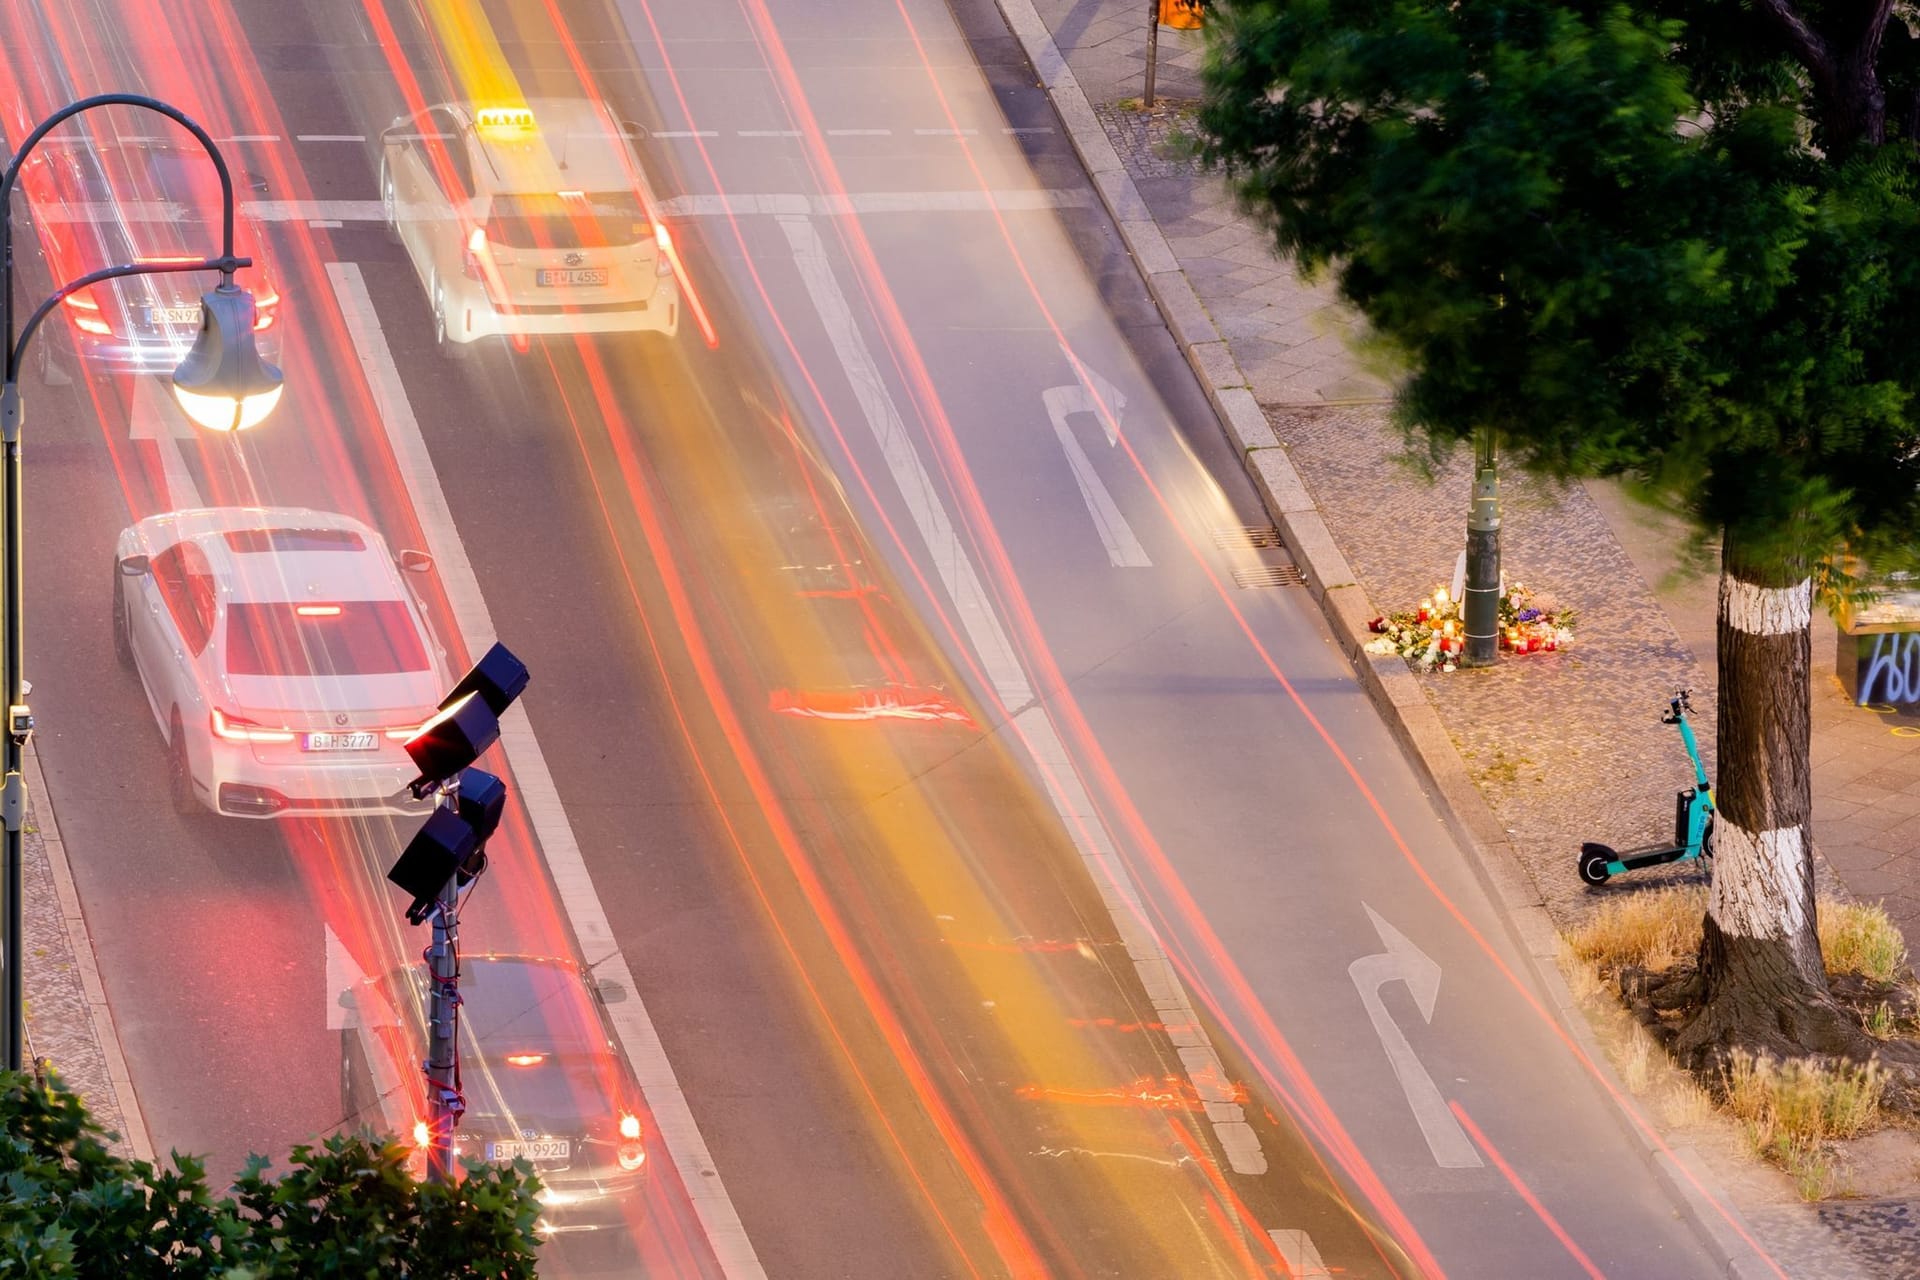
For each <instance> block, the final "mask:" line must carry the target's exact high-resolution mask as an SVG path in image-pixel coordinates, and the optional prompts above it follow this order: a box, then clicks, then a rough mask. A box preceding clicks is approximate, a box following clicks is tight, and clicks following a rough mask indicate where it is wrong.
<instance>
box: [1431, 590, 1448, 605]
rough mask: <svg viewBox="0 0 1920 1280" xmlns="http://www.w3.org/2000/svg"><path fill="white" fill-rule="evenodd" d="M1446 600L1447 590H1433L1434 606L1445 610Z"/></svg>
mask: <svg viewBox="0 0 1920 1280" xmlns="http://www.w3.org/2000/svg"><path fill="white" fill-rule="evenodd" d="M1447 599H1448V597H1447V589H1446V588H1445V587H1436V588H1434V592H1433V602H1434V603H1435V604H1437V605H1439V606H1440V607H1441V608H1442V609H1445V608H1446V607H1447Z"/></svg>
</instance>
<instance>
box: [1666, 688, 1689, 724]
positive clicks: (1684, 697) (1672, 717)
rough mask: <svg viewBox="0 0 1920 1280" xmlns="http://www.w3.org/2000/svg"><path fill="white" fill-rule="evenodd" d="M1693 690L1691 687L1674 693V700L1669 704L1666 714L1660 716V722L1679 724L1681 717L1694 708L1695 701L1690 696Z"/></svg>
mask: <svg viewBox="0 0 1920 1280" xmlns="http://www.w3.org/2000/svg"><path fill="white" fill-rule="evenodd" d="M1692 692H1693V690H1691V689H1682V690H1680V691H1679V692H1678V693H1676V694H1674V695H1673V699H1672V701H1670V702H1669V703H1668V704H1667V711H1666V714H1665V715H1662V716H1661V717H1660V723H1661V724H1679V723H1680V717H1681V716H1683V715H1685V714H1686V713H1688V712H1690V711H1692V710H1693V701H1692V699H1690V698H1689V697H1688V695H1689V694H1691V693H1692Z"/></svg>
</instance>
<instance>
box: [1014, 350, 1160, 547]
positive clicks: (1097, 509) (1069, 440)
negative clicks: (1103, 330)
mask: <svg viewBox="0 0 1920 1280" xmlns="http://www.w3.org/2000/svg"><path fill="white" fill-rule="evenodd" d="M1087 376H1088V377H1090V378H1099V377H1100V375H1099V374H1096V373H1094V372H1093V371H1092V370H1091V369H1089V370H1088V371H1087ZM1101 381H1103V382H1104V381H1105V380H1104V379H1101ZM1040 400H1041V403H1043V404H1045V405H1046V406H1047V417H1048V418H1050V419H1052V421H1053V434H1054V435H1056V436H1058V437H1060V447H1061V449H1063V450H1065V451H1066V455H1067V465H1068V466H1069V467H1071V468H1072V469H1073V482H1074V483H1075V484H1077V485H1079V486H1080V496H1081V497H1082V498H1084V499H1085V500H1086V503H1087V510H1088V511H1089V512H1090V513H1092V515H1093V527H1094V528H1095V529H1097V530H1099V532H1100V541H1102V542H1104V543H1106V544H1107V559H1109V560H1111V561H1112V562H1113V564H1114V566H1115V567H1116V568H1121V569H1141V568H1151V567H1152V566H1153V561H1152V560H1151V559H1149V558H1148V556H1147V551H1146V548H1145V547H1142V546H1141V545H1140V539H1138V538H1136V537H1134V536H1133V526H1132V525H1130V524H1128V523H1127V518H1126V517H1125V516H1123V515H1121V514H1120V508H1119V507H1118V506H1116V505H1115V504H1114V501H1113V495H1112V494H1111V493H1108V492H1107V486H1106V485H1105V484H1104V483H1102V481H1101V479H1100V474H1099V473H1098V472H1097V471H1095V470H1094V469H1093V463H1092V461H1091V460H1090V459H1089V458H1088V457H1087V452H1086V450H1084V449H1082V448H1081V447H1080V441H1079V440H1078V439H1076V438H1075V436H1074V434H1073V428H1072V427H1071V426H1070V425H1068V423H1067V418H1068V417H1069V415H1072V414H1076V413H1091V414H1093V415H1094V416H1095V417H1096V418H1098V419H1099V420H1100V423H1101V425H1102V426H1103V427H1104V428H1105V430H1106V435H1107V445H1108V447H1112V445H1113V443H1114V442H1115V441H1116V440H1118V439H1119V438H1120V437H1119V418H1120V409H1121V407H1122V406H1123V405H1125V404H1126V398H1125V397H1124V396H1122V395H1121V394H1120V392H1119V391H1118V390H1117V389H1115V388H1114V387H1113V386H1111V385H1107V386H1105V387H1103V388H1102V394H1101V396H1100V399H1099V400H1096V399H1095V398H1094V393H1093V392H1092V391H1090V390H1088V389H1087V387H1086V386H1085V385H1083V384H1081V383H1078V382H1076V383H1074V384H1072V385H1071V386H1065V387H1048V388H1047V389H1046V390H1045V391H1042V392H1041V393H1040ZM1102 402H1104V403H1105V406H1106V412H1104V413H1103V412H1101V403H1102Z"/></svg>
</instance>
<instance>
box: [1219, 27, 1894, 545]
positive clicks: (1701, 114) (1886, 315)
mask: <svg viewBox="0 0 1920 1280" xmlns="http://www.w3.org/2000/svg"><path fill="white" fill-rule="evenodd" d="M1889 4H1890V0H1864V2H1862V0H1855V2H1854V3H1851V4H1848V3H1842V2H1841V0H1825V2H1824V3H1818V4H1816V5H1813V6H1803V8H1802V9H1801V10H1798V11H1796V10H1793V9H1792V8H1791V7H1790V5H1789V0H1753V3H1751V4H1748V3H1740V2H1739V0H1638V2H1636V3H1608V2H1598V0H1587V2H1583V0H1337V2H1336V0H1221V2H1220V3H1219V4H1217V5H1216V6H1215V12H1214V17H1213V26H1212V40H1211V57H1210V63H1209V67H1208V69H1207V72H1206V98H1205V101H1204V103H1203V105H1202V108H1201V113H1200V126H1201V133H1202V139H1203V149H1204V151H1205V153H1206V154H1207V155H1208V156H1209V157H1210V158H1212V159H1213V160H1215V161H1216V162H1219V163H1221V164H1223V165H1224V166H1226V168H1227V169H1228V171H1229V172H1230V174H1231V175H1232V176H1233V178H1234V180H1235V182H1236V184H1237V186H1238V188H1239V190H1240V192H1241V194H1242V195H1243V197H1244V198H1245V200H1246V202H1247V204H1248V207H1249V208H1250V209H1252V210H1253V211H1255V212H1256V213H1258V214H1260V215H1261V216H1263V217H1265V218H1266V219H1267V221H1268V223H1269V225H1270V226H1271V227H1272V229H1273V232H1274V234H1275V237H1276V240H1277V242H1278V244H1279V246H1280V247H1281V248H1282V249H1283V250H1285V251H1287V252H1289V253H1291V254H1293V255H1294V256H1296V257H1297V259H1298V260H1299V261H1300V262H1301V263H1302V264H1303V265H1304V266H1306V267H1308V268H1309V269H1320V270H1325V271H1330V272H1331V273H1332V274H1333V276H1334V279H1335V280H1336V282H1337V285H1338V288H1339V292H1340V293H1341V295H1342V296H1343V297H1344V298H1345V299H1346V300H1347V301H1348V302H1349V303H1351V304H1352V305H1353V306H1354V307H1355V308H1357V309H1358V311H1359V312H1360V313H1361V314H1362V315H1363V316H1364V317H1365V318H1366V320H1367V321H1368V322H1369V324H1370V326H1371V328H1372V330H1373V331H1374V333H1375V334H1376V335H1378V337H1379V338H1380V339H1381V340H1382V341H1383V342H1384V343H1386V344H1387V345H1388V346H1389V347H1390V348H1391V349H1393V350H1394V351H1395V352H1396V354H1397V355H1398V356H1399V358H1400V360H1401V362H1402V363H1403V364H1404V366H1405V367H1406V369H1407V370H1408V371H1409V379H1408V381H1407V383H1406V385H1405V387H1404V389H1403V392H1402V395H1401V397H1400V405H1401V408H1402V410H1403V413H1404V416H1405V419H1406V421H1407V422H1408V423H1410V424H1411V426H1412V428H1413V430H1414V431H1415V433H1416V434H1421V433H1423V434H1425V435H1426V436H1427V437H1428V438H1429V439H1430V440H1431V441H1432V442H1433V443H1435V444H1436V445H1437V446H1439V447H1442V448H1444V447H1445V446H1446V445H1448V444H1449V443H1451V442H1453V441H1457V440H1460V439H1462V438H1465V437H1466V436H1468V435H1469V433H1471V432H1472V431H1473V430H1474V429H1475V428H1476V427H1481V426H1490V427H1494V428H1496V429H1497V430H1498V431H1499V432H1500V435H1501V440H1502V444H1503V447H1504V448H1505V449H1506V450H1507V451H1508V452H1509V454H1510V455H1517V457H1518V459H1519V460H1520V461H1521V463H1522V464H1523V465H1525V466H1527V467H1528V468H1530V469H1534V470H1539V471H1544V472H1547V473H1550V474H1555V475H1596V474H1598V475H1627V476H1630V477H1633V478H1635V479H1637V480H1639V481H1640V482H1642V484H1643V486H1644V488H1645V489H1647V490H1649V491H1651V492H1652V493H1654V494H1656V495H1658V496H1660V497H1661V498H1663V499H1664V500H1665V501H1666V502H1667V504H1668V505H1670V506H1672V507H1674V508H1675V509H1677V510H1680V511H1682V512H1684V513H1686V514H1688V515H1690V516H1691V517H1692V518H1693V519H1694V520H1695V522H1696V523H1697V525H1698V526H1699V527H1700V528H1701V529H1702V530H1703V531H1707V532H1710V533H1724V534H1725V535H1726V536H1727V538H1728V541H1729V544H1730V545H1737V547H1738V548H1739V551H1740V554H1741V556H1742V557H1743V558H1744V559H1745V560H1746V561H1747V562H1748V563H1750V564H1751V565H1753V566H1754V568H1755V570H1756V571H1757V572H1756V574H1755V576H1756V580H1775V581H1781V582H1785V581H1791V580H1797V579H1798V578H1801V577H1804V576H1805V575H1806V572H1807V569H1808V567H1809V566H1811V565H1814V564H1816V563H1818V562H1819V561H1820V560H1821V559H1822V557H1824V556H1826V555H1828V554H1829V553H1831V552H1832V551H1834V550H1835V549H1836V548H1837V547H1838V546H1840V545H1841V544H1843V543H1844V544H1845V545H1846V546H1847V547H1849V548H1850V549H1851V550H1853V551H1855V552H1864V553H1867V554H1868V555H1870V556H1872V557H1873V558H1874V559H1876V560H1877V561H1879V562H1881V563H1882V564H1883V565H1887V566H1891V565H1894V564H1900V563H1906V562H1908V561H1909V560H1910V559H1911V556H1912V553H1913V551H1914V543H1915V530H1916V517H1917V516H1920V432H1917V431H1916V425H1915V424H1916V413H1915V406H1914V401H1913V393H1914V388H1915V386H1916V383H1917V382H1920V365H1917V364H1916V362H1917V361H1920V215H1917V214H1916V208H1915V202H1914V195H1915V190H1916V179H1917V178H1920V163H1917V162H1916V151H1915V148H1914V146H1913V145H1912V143H1913V138H1914V128H1915V126H1916V124H1920V96H1916V94H1915V92H1914V87H1915V86H1916V84H1920V54H1916V46H1917V45H1920V42H1916V41H1914V40H1913V39H1911V38H1910V37H1909V36H1908V35H1907V32H1906V29H1905V28H1904V27H1903V26H1901V24H1900V23H1899V22H1898V21H1897V20H1896V21H1894V22H1893V23H1891V24H1887V23H1886V22H1885V11H1886V10H1887V8H1888V7H1889ZM1782 13H1784V14H1786V15H1789V16H1790V17H1791V18H1792V19H1793V20H1795V21H1799V22H1800V23H1801V25H1802V26H1803V27H1804V28H1805V34H1807V35H1808V36H1809V37H1810V38H1811V40H1812V41H1817V42H1818V43H1817V51H1821V53H1820V56H1819V57H1815V56H1814V51H1816V44H1815V43H1811V42H1809V40H1801V39H1798V38H1796V37H1795V36H1794V35H1793V34H1792V30H1791V28H1792V22H1790V21H1789V20H1788V18H1786V17H1781V16H1780V14H1782ZM1876 13H1878V14H1879V15H1880V24H1881V26H1883V27H1886V28H1887V30H1888V33H1889V34H1887V35H1886V37H1885V38H1884V39H1881V40H1868V39H1867V38H1866V36H1865V35H1864V34H1863V33H1864V32H1866V31H1867V29H1868V27H1870V26H1871V24H1872V22H1873V20H1874V17H1875V14H1876ZM1828 29H1831V30H1834V31H1839V32H1842V33H1844V36H1845V38H1844V39H1835V38H1826V37H1822V36H1821V35H1820V32H1821V31H1822V30H1828ZM1862 59H1866V63H1865V71H1864V72H1863V71H1862V70H1861V66H1862ZM1881 64H1885V65H1884V70H1882V69H1881ZM1816 67H1824V68H1825V70H1824V71H1822V70H1816V69H1815V68H1816ZM1867 73H1871V74H1867ZM1875 93H1878V95H1879V97H1880V99H1881V100H1882V103H1883V107H1885V109H1884V110H1882V111H1881V113H1880V115H1879V116H1878V117H1876V116H1875V115H1874V113H1873V111H1872V110H1871V109H1870V103H1871V100H1872V99H1873V98H1874V95H1875ZM1863 103H1865V104H1867V105H1863ZM1876 121H1877V123H1876ZM1876 129H1877V130H1878V132H1877V133H1876V132H1875V130H1876Z"/></svg>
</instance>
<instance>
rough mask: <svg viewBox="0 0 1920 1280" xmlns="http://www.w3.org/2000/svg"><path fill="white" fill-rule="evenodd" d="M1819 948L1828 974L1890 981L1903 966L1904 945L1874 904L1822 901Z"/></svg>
mask: <svg viewBox="0 0 1920 1280" xmlns="http://www.w3.org/2000/svg"><path fill="white" fill-rule="evenodd" d="M1818 919H1819V929H1820V950H1821V953H1822V954H1823V955H1825V956H1826V960H1827V972H1828V973H1856V972H1857V973H1862V974H1865V975H1866V976H1867V977H1869V978H1872V979H1873V980H1874V981H1876V982H1892V981H1894V980H1895V979H1896V978H1898V977H1899V976H1900V974H1901V972H1902V971H1903V970H1904V969H1905V968H1906V967H1907V944H1906V940H1905V939H1904V938H1902V937H1901V936H1900V930H1899V929H1898V928H1896V927H1895V926H1894V923H1893V921H1891V920H1889V919H1887V913H1886V911H1885V910H1884V909H1883V908H1881V907H1880V906H1878V905H1877V904H1870V903H1859V902H1846V903H1841V902H1822V903H1821V904H1820V906H1819V913H1818Z"/></svg>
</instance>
